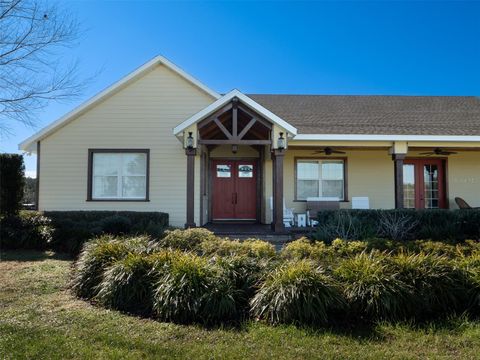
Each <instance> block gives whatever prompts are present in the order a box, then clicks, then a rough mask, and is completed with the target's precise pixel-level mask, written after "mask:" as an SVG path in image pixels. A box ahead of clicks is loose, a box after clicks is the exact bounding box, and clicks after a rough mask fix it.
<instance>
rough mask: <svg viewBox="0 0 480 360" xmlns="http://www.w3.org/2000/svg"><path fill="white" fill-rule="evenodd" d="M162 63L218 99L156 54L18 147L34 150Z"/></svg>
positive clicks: (199, 83) (202, 85)
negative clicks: (61, 129) (43, 141)
mask: <svg viewBox="0 0 480 360" xmlns="http://www.w3.org/2000/svg"><path fill="white" fill-rule="evenodd" d="M158 65H163V66H165V67H167V68H168V69H170V70H171V71H173V72H174V73H176V74H177V75H179V76H180V77H182V78H183V79H185V80H186V81H188V82H189V83H191V84H193V85H194V86H196V87H197V88H199V89H200V90H202V91H203V92H205V93H207V94H208V95H210V96H212V97H213V98H214V99H218V98H220V97H221V95H220V94H219V93H217V92H216V91H214V90H212V89H210V88H208V87H207V86H206V85H204V84H202V83H201V82H200V81H198V80H197V79H195V78H194V77H192V76H191V75H189V74H187V73H186V72H185V71H183V70H182V69H180V68H179V67H178V66H176V65H175V64H173V63H172V62H170V61H169V60H168V59H166V58H165V57H163V56H160V55H159V56H156V57H155V58H153V59H152V60H150V61H149V62H147V63H145V64H144V65H142V66H140V67H139V68H138V69H136V70H134V71H133V72H131V73H130V74H128V75H127V76H125V77H123V78H122V79H120V80H119V81H117V82H116V83H114V84H113V85H111V86H109V87H108V88H106V89H105V90H103V91H101V92H100V93H98V94H97V95H95V96H93V97H92V98H90V99H89V100H87V101H86V102H84V103H83V104H81V105H80V106H78V107H76V108H75V109H73V110H72V111H70V112H69V113H67V114H65V115H64V116H62V117H61V118H60V119H58V120H56V121H54V122H53V123H51V124H50V125H48V126H46V127H44V128H43V129H41V130H40V131H38V132H37V133H35V134H34V135H32V136H30V137H29V138H28V139H26V140H24V141H23V142H21V143H20V144H19V146H18V147H19V149H20V150H24V151H28V152H35V149H36V147H35V143H36V142H37V141H39V140H42V139H44V138H45V137H47V136H49V135H50V134H52V133H54V132H55V131H56V130H58V129H60V128H61V127H63V126H65V125H67V124H68V123H69V122H71V121H73V120H74V119H76V118H78V117H79V116H81V115H82V114H84V113H85V112H87V111H88V110H90V109H92V108H93V107H95V106H96V105H98V104H99V103H101V102H102V101H104V100H106V99H107V98H109V97H111V96H113V95H114V94H116V93H117V92H118V91H120V90H122V89H123V88H125V87H126V86H128V85H129V84H131V83H132V82H134V81H136V80H137V79H139V78H141V77H142V76H144V75H146V74H147V73H148V72H150V71H151V70H153V69H154V68H155V67H156V66H158Z"/></svg>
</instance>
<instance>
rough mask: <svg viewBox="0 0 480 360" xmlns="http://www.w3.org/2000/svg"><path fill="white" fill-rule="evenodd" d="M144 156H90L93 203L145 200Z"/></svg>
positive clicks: (105, 153)
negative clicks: (107, 200) (97, 201)
mask: <svg viewBox="0 0 480 360" xmlns="http://www.w3.org/2000/svg"><path fill="white" fill-rule="evenodd" d="M147 166H148V164H147V153H146V152H145V151H143V152H138V153H137V152H125V153H122V152H111V153H109V152H93V154H92V179H91V181H92V188H91V191H92V194H91V195H92V200H106V199H112V200H146V199H147Z"/></svg>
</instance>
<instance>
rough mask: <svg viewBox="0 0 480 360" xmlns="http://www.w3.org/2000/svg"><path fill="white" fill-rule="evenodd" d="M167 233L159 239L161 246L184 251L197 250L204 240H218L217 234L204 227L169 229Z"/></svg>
mask: <svg viewBox="0 0 480 360" xmlns="http://www.w3.org/2000/svg"><path fill="white" fill-rule="evenodd" d="M165 234H166V235H165V237H164V238H163V239H161V240H160V241H159V245H160V246H161V247H163V248H170V249H177V250H183V251H197V250H199V248H200V244H201V243H202V242H204V241H215V240H216V236H215V235H214V234H213V233H212V232H211V231H209V230H207V229H203V228H192V229H186V230H180V229H176V230H169V231H166V232H165Z"/></svg>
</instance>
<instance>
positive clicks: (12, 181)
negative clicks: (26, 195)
mask: <svg viewBox="0 0 480 360" xmlns="http://www.w3.org/2000/svg"><path fill="white" fill-rule="evenodd" d="M24 175H25V165H24V164H23V156H22V155H19V154H0V214H1V215H5V214H6V215H14V214H17V213H18V211H19V210H20V209H21V207H22V197H23V188H24V186H25V178H24Z"/></svg>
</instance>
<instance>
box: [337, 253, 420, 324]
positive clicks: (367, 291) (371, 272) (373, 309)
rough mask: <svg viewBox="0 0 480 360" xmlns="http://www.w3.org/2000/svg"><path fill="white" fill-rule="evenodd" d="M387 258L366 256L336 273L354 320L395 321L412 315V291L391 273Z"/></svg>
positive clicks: (342, 265) (347, 261)
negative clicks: (355, 318) (355, 317)
mask: <svg viewBox="0 0 480 360" xmlns="http://www.w3.org/2000/svg"><path fill="white" fill-rule="evenodd" d="M387 256H388V255H386V254H382V253H378V252H371V253H366V252H363V253H361V254H358V255H356V256H354V257H352V258H347V259H345V260H342V261H341V262H340V264H339V265H338V267H337V268H336V269H335V270H334V274H335V276H336V277H337V278H338V279H339V280H340V282H341V284H342V287H343V292H344V296H345V298H346V299H347V301H348V303H349V305H350V310H351V312H350V313H351V315H352V316H357V317H363V318H367V319H385V320H395V319H403V318H405V317H406V316H407V315H408V314H409V313H410V312H411V308H412V304H411V295H412V290H413V289H412V287H411V286H409V285H408V284H407V283H405V282H404V281H402V279H401V277H400V276H398V274H396V273H395V272H393V271H392V269H391V267H390V266H389V264H388V262H387V261H386V258H387Z"/></svg>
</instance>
